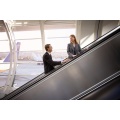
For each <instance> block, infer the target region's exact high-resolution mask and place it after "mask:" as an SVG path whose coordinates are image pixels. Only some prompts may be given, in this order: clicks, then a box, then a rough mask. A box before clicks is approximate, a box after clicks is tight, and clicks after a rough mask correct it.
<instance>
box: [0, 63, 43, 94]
mask: <svg viewBox="0 0 120 120" xmlns="http://www.w3.org/2000/svg"><path fill="white" fill-rule="evenodd" d="M43 67H44V66H43V65H37V63H25V64H19V65H18V66H17V69H16V75H15V81H14V85H13V86H14V87H15V88H19V87H20V86H22V85H24V84H25V83H27V82H28V81H30V80H32V79H33V78H35V77H36V76H38V75H40V74H41V73H43V71H44V69H43ZM7 77H8V70H7V71H5V72H1V73H0V96H1V94H2V91H3V88H4V85H5V83H6V80H7Z"/></svg>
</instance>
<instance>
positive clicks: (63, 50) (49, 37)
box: [45, 21, 75, 59]
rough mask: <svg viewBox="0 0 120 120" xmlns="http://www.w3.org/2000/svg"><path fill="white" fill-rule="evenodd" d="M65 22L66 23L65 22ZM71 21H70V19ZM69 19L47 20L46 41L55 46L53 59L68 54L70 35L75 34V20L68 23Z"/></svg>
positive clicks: (61, 57) (62, 57)
mask: <svg viewBox="0 0 120 120" xmlns="http://www.w3.org/2000/svg"><path fill="white" fill-rule="evenodd" d="M64 22H65V23H64ZM68 23H69V21H68ZM68 23H67V21H63V22H62V23H61V22H60V21H59V22H57V23H56V21H54V22H51V21H50V22H47V24H45V43H46V44H51V45H52V47H53V52H52V56H53V59H64V58H66V57H68V55H67V44H68V43H69V42H70V39H69V36H70V35H71V34H75V24H74V21H73V22H72V23H69V24H68Z"/></svg>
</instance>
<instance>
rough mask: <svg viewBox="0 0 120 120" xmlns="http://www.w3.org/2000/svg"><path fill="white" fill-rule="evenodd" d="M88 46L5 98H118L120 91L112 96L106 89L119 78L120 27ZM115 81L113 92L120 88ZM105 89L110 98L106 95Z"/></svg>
mask: <svg viewBox="0 0 120 120" xmlns="http://www.w3.org/2000/svg"><path fill="white" fill-rule="evenodd" d="M87 48H88V49H84V50H83V52H82V53H81V55H80V56H78V57H76V58H74V59H73V60H71V61H70V62H68V63H66V64H64V65H62V66H60V67H58V68H56V69H55V70H53V71H51V72H50V73H48V74H46V75H43V74H42V76H41V75H40V76H37V77H36V78H34V79H33V80H31V81H30V82H28V83H26V84H25V85H23V86H21V87H20V88H18V89H16V90H15V91H13V92H12V93H10V94H8V95H6V96H5V97H4V98H2V99H3V100H7V99H14V100H22V99H24V100H68V99H110V98H111V99H119V97H120V95H119V94H117V97H114V95H112V96H113V97H110V95H111V94H109V95H108V94H107V90H108V88H109V89H110V87H109V86H110V85H111V84H112V82H115V81H117V82H116V83H119V81H120V80H119V79H120V77H119V75H120V26H118V27H117V28H115V29H113V30H111V31H110V32H109V33H107V34H105V35H104V36H102V37H100V38H99V39H97V40H96V41H95V42H93V43H91V44H90V45H88V46H87ZM109 84H110V85H109ZM113 84H114V87H113V88H114V89H112V92H113V93H114V91H117V90H118V89H115V88H116V85H118V84H115V83H113ZM105 86H107V87H105ZM118 86H119V85H118ZM111 88H112V87H111ZM117 88H119V89H120V87H117ZM103 89H104V91H102V90H103ZM106 89H107V90H106ZM105 90H106V94H107V95H108V97H105V94H104V92H105ZM96 91H98V92H96ZM101 91H102V92H101ZM109 91H110V90H108V93H109ZM118 91H119V90H118ZM101 93H103V94H104V96H102V97H101V98H99V97H96V98H95V97H94V96H95V95H96V96H99V94H101ZM113 93H112V94H113Z"/></svg>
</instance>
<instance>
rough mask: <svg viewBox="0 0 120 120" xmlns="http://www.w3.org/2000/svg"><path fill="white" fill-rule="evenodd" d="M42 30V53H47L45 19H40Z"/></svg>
mask: <svg viewBox="0 0 120 120" xmlns="http://www.w3.org/2000/svg"><path fill="white" fill-rule="evenodd" d="M40 31H41V40H42V53H43V54H44V53H45V32H44V20H40Z"/></svg>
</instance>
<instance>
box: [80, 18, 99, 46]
mask: <svg viewBox="0 0 120 120" xmlns="http://www.w3.org/2000/svg"><path fill="white" fill-rule="evenodd" d="M97 26H98V21H97V20H82V21H81V33H80V35H81V37H80V38H81V39H80V45H81V48H83V47H85V46H86V45H88V44H89V43H91V42H93V41H94V40H95V39H96V37H97Z"/></svg>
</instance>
